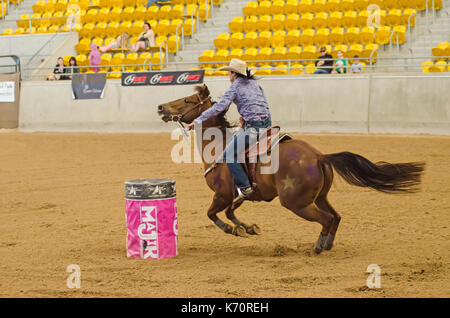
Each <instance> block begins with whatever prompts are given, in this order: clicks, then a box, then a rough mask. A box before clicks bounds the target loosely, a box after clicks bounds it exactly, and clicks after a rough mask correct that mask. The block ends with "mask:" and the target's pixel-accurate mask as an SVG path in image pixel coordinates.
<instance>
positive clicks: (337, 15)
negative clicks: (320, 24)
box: [327, 11, 343, 29]
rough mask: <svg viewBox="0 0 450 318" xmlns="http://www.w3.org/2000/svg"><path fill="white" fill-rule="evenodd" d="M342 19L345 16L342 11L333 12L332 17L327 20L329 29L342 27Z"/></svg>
mask: <svg viewBox="0 0 450 318" xmlns="http://www.w3.org/2000/svg"><path fill="white" fill-rule="evenodd" d="M342 17H343V14H342V12H340V11H334V12H331V14H330V16H329V17H328V19H327V25H328V27H329V28H332V29H333V28H339V27H341V26H342Z"/></svg>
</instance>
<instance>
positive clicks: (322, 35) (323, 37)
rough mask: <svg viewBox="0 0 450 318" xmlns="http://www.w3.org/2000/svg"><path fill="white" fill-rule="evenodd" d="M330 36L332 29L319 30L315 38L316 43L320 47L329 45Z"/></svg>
mask: <svg viewBox="0 0 450 318" xmlns="http://www.w3.org/2000/svg"><path fill="white" fill-rule="evenodd" d="M329 35H330V29H328V28H322V29H319V30H317V34H316V36H315V37H314V42H315V43H316V44H317V45H319V46H322V45H327V44H328V36H329Z"/></svg>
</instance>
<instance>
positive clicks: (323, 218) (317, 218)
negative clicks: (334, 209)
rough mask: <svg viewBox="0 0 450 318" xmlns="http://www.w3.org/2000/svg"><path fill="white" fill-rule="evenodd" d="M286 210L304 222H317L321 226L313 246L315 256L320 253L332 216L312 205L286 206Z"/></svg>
mask: <svg viewBox="0 0 450 318" xmlns="http://www.w3.org/2000/svg"><path fill="white" fill-rule="evenodd" d="M287 208H288V209H289V210H291V211H292V212H294V213H295V214H297V215H298V216H300V217H302V218H304V219H305V220H308V221H311V222H318V223H320V224H321V225H322V231H321V232H320V235H319V238H318V240H317V242H316V244H315V246H314V252H315V253H316V254H319V253H320V252H322V249H323V248H324V247H325V243H326V240H327V237H328V234H329V232H330V229H331V226H332V224H333V221H334V217H333V215H332V214H330V213H328V212H327V211H324V210H322V209H320V208H318V207H317V206H316V205H315V204H314V203H311V204H310V205H308V206H306V207H295V206H294V207H292V206H287Z"/></svg>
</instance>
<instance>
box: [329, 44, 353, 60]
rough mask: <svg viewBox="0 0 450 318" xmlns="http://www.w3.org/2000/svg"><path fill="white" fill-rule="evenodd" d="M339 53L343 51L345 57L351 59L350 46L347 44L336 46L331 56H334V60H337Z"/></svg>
mask: <svg viewBox="0 0 450 318" xmlns="http://www.w3.org/2000/svg"><path fill="white" fill-rule="evenodd" d="M338 51H342V53H344V57H349V56H348V46H347V45H345V44H340V45H336V46H335V47H334V49H333V51H332V52H331V55H332V56H333V58H337V52H338Z"/></svg>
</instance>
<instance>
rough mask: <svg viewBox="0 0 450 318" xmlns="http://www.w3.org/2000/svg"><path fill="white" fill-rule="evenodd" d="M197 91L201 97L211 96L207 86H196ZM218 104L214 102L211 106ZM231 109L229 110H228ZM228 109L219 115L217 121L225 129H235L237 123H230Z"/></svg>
mask: <svg viewBox="0 0 450 318" xmlns="http://www.w3.org/2000/svg"><path fill="white" fill-rule="evenodd" d="M195 90H196V91H197V93H199V94H200V95H201V96H203V97H204V98H206V97H208V96H210V93H209V89H208V87H207V86H206V85H197V86H195ZM215 103H216V102H215V101H212V102H211V105H214V104H215ZM228 109H229V108H228ZM228 109H226V110H225V111H224V112H223V113H221V114H219V115H217V119H218V120H219V124H220V125H221V126H222V127H224V128H234V127H237V126H238V124H236V123H230V122H229V121H228V119H227V117H226V113H227V111H228Z"/></svg>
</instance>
